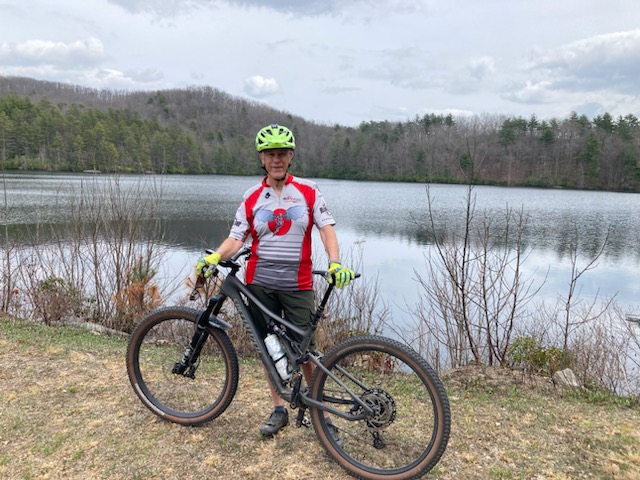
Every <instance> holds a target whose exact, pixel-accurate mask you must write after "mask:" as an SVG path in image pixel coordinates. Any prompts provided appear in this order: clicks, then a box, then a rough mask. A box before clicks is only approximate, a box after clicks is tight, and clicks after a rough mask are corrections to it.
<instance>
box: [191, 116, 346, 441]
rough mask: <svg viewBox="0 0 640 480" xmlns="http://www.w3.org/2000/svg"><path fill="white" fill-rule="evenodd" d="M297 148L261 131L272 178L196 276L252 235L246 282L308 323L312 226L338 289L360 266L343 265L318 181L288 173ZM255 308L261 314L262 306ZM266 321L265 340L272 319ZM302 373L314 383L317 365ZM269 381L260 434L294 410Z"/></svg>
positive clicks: (249, 199)
mask: <svg viewBox="0 0 640 480" xmlns="http://www.w3.org/2000/svg"><path fill="white" fill-rule="evenodd" d="M295 147H296V145H295V138H294V136H293V133H292V132H291V131H290V130H289V129H288V128H287V127H284V126H282V125H276V124H273V125H268V126H266V127H264V128H262V129H261V130H260V131H259V132H258V134H257V135H256V149H257V151H258V157H259V159H260V162H261V164H262V168H263V169H264V170H265V171H266V176H265V177H264V178H263V179H262V181H261V182H260V183H259V184H257V185H255V186H253V187H252V188H250V189H249V190H247V191H246V192H245V194H244V196H243V199H242V202H241V204H240V206H239V208H238V210H237V212H236V216H235V221H234V224H233V226H232V227H231V231H230V233H229V236H228V237H227V238H226V239H225V240H224V241H223V242H222V244H221V245H220V246H219V247H218V249H217V250H216V251H215V252H214V253H212V254H210V255H207V256H206V257H204V258H201V259H199V260H198V261H197V262H196V274H198V275H200V274H201V273H202V270H203V269H204V267H205V266H207V267H209V266H215V265H217V264H218V262H219V261H220V260H221V259H227V258H229V257H231V256H233V255H234V254H235V253H236V252H238V250H240V248H241V247H242V246H243V245H244V243H245V242H246V241H248V240H249V239H250V240H251V253H252V254H251V257H250V258H249V261H248V262H247V270H246V278H245V280H246V283H247V285H248V287H249V288H250V289H251V292H252V293H253V294H255V295H256V297H257V298H258V299H260V301H261V302H262V303H264V304H265V305H266V306H267V307H269V309H270V310H271V311H273V312H281V313H283V314H284V315H285V316H286V317H287V318H288V319H289V320H291V321H292V322H293V323H295V324H297V325H300V326H302V327H306V326H308V324H309V321H310V320H311V318H312V316H313V314H314V311H315V302H314V296H313V281H312V260H311V253H312V249H311V230H312V228H313V226H314V225H315V226H316V228H318V230H319V232H320V239H321V241H322V243H323V245H324V249H325V251H326V252H327V255H328V257H329V270H328V271H329V273H331V274H334V275H335V276H334V277H333V278H335V284H336V287H338V288H342V287H343V286H345V285H347V284H348V283H349V282H350V281H351V280H352V279H353V278H354V272H353V271H352V270H350V269H348V268H345V267H343V266H342V265H341V263H340V256H339V248H338V240H337V237H336V233H335V230H334V229H333V225H335V221H334V219H333V216H332V215H331V213H330V212H329V209H328V208H327V204H326V203H325V200H324V198H323V196H322V194H321V193H320V190H319V189H318V186H317V185H316V184H315V183H314V182H312V181H310V180H307V179H302V178H298V177H294V176H293V175H291V174H290V173H289V167H290V165H291V162H292V160H293V156H294V149H295ZM205 275H206V273H205ZM330 281H333V280H330ZM252 314H254V315H256V317H255V318H263V317H262V313H261V312H260V311H259V310H257V309H254V310H253V311H252ZM261 326H262V328H263V331H262V332H260V333H261V335H262V337H263V338H264V337H266V335H267V328H266V322H265V323H264V324H262V325H261ZM292 333H293V332H292ZM303 371H304V375H305V378H306V380H307V383H309V382H310V380H311V374H312V373H313V365H312V364H309V363H307V364H305V365H303ZM267 383H268V384H269V388H270V390H271V397H272V399H273V403H274V410H273V412H272V413H271V415H270V416H269V418H268V419H267V421H266V423H265V424H264V425H262V427H261V428H260V433H261V434H262V435H263V436H265V437H271V436H273V435H275V434H276V433H278V432H279V431H280V430H282V429H283V428H284V427H285V426H287V424H288V423H289V415H288V412H287V410H286V408H285V404H284V400H283V399H282V398H280V396H279V395H278V393H277V391H276V389H275V388H274V387H273V385H271V382H270V381H269V378H268V376H267Z"/></svg>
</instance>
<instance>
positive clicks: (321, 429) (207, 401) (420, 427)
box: [127, 247, 451, 480]
mask: <svg viewBox="0 0 640 480" xmlns="http://www.w3.org/2000/svg"><path fill="white" fill-rule="evenodd" d="M249 255H250V250H249V248H246V247H244V248H243V249H241V250H240V251H239V252H238V253H237V254H236V255H235V256H234V257H233V258H231V259H228V260H224V261H221V262H220V264H219V266H218V267H222V268H226V269H228V272H227V273H226V276H223V278H222V279H220V278H218V281H219V282H220V281H221V284H220V286H219V291H218V293H217V294H215V295H212V296H211V297H210V298H209V300H208V302H207V305H206V308H204V309H201V310H196V309H193V308H190V307H185V306H176V307H162V308H159V309H157V310H155V311H153V312H151V313H150V314H149V315H147V316H146V317H145V318H144V319H143V320H142V321H141V322H140V323H139V324H138V325H137V326H136V328H135V330H134V331H133V333H132V334H131V337H130V340H129V344H128V348H127V372H128V375H129V379H130V381H131V384H132V386H133V388H134V390H135V392H136V394H137V395H138V397H139V398H140V400H142V403H143V404H144V405H145V406H146V407H147V408H149V409H150V410H151V411H152V412H153V413H155V414H156V415H158V416H159V417H160V418H162V419H164V420H167V421H170V422H175V423H177V424H181V425H190V426H195V425H202V424H204V423H206V422H208V421H210V420H213V419H214V418H216V417H218V416H219V415H220V414H222V413H223V412H224V411H225V409H226V408H227V407H228V406H229V404H230V403H231V401H232V400H233V397H234V395H235V393H236V389H237V386H238V377H239V368H238V356H237V353H236V349H235V347H234V345H233V343H232V341H231V339H230V338H229V336H228V334H227V331H228V330H229V329H230V328H232V325H231V324H230V323H229V322H227V321H225V320H224V319H222V318H220V315H219V314H220V313H221V312H222V307H223V304H224V303H225V301H226V300H227V299H231V300H232V301H233V303H234V304H235V307H236V309H237V311H238V313H239V315H240V317H241V318H242V322H243V324H244V327H245V328H246V329H247V331H248V333H249V335H250V337H251V339H252V341H253V344H254V346H255V349H256V351H257V354H258V356H259V357H260V359H261V361H262V363H263V364H264V366H265V369H266V371H267V373H268V375H269V378H270V380H271V382H272V383H273V385H274V386H275V388H276V390H277V391H278V393H279V395H280V396H281V397H282V398H283V399H284V400H285V401H286V402H288V405H289V407H290V408H291V409H292V411H295V410H298V413H297V417H296V422H295V425H296V426H298V427H300V426H302V425H305V424H308V423H309V418H310V423H311V424H312V425H313V429H314V430H315V433H316V436H317V438H318V440H319V441H320V443H321V444H322V446H323V447H324V449H325V451H326V452H327V454H328V455H329V456H330V457H331V458H333V459H334V460H335V461H336V462H337V463H338V464H339V465H340V466H341V467H343V468H344V469H345V470H346V471H347V472H349V473H350V474H351V475H353V476H355V477H357V478H361V479H371V480H376V479H378V480H380V479H393V480H404V479H412V478H418V477H421V476H422V475H424V474H426V473H427V472H428V471H430V470H431V469H432V468H433V467H434V466H435V465H436V464H437V463H438V461H439V460H440V458H441V457H442V455H443V454H444V451H445V449H446V447H447V442H448V440H449V432H450V426H451V412H450V408H449V401H448V398H447V394H446V391H445V389H444V386H443V384H442V382H441V381H440V379H439V378H438V375H437V374H436V372H435V371H434V370H433V369H432V368H431V366H430V365H429V364H428V363H427V361H426V360H425V359H424V358H423V357H421V356H420V355H419V354H418V353H417V352H416V351H414V350H413V349H412V348H410V347H409V346H407V345H405V344H404V343H401V342H399V341H397V340H394V339H391V338H387V337H383V336H377V335H362V336H354V337H351V338H348V339H346V340H344V341H342V342H340V343H339V344H337V345H335V346H334V347H333V348H331V349H330V350H329V351H328V352H327V353H326V354H322V353H320V352H318V351H315V350H314V349H312V348H310V347H309V345H310V343H311V337H312V334H313V332H314V331H315V330H316V328H317V326H318V324H319V322H320V321H321V320H323V319H324V317H325V307H326V305H327V302H328V300H329V297H330V295H331V293H332V291H333V289H334V284H333V283H331V282H330V283H329V284H328V287H327V289H326V291H325V292H324V295H323V296H322V299H321V301H320V302H319V304H318V305H317V310H316V312H315V316H314V317H313V318H312V319H311V321H310V325H309V327H308V328H301V327H299V326H297V325H296V324H294V323H292V322H290V321H288V320H287V319H286V318H283V316H282V315H280V314H278V313H277V312H270V311H269V310H268V309H267V308H266V307H265V306H264V305H263V304H262V303H261V302H260V301H259V300H258V299H257V298H256V297H255V296H254V295H253V294H252V293H251V291H250V290H249V289H248V288H247V286H246V285H245V284H244V283H243V281H242V280H241V279H240V278H238V272H240V271H241V268H242V260H244V259H245V258H246V257H248V256H249ZM219 272H220V270H219V268H216V269H215V270H214V271H213V273H212V275H211V276H210V277H209V279H210V280H211V279H213V278H216V277H217V276H218V274H219ZM314 274H316V275H321V276H324V277H325V278H329V277H328V273H327V272H324V271H314ZM202 282H203V278H202V277H200V278H199V279H198V281H197V285H196V287H195V289H194V291H193V293H192V295H191V298H192V299H194V298H197V296H198V295H199V293H198V289H199V288H200V287H202ZM251 303H253V304H255V305H257V307H258V308H260V310H261V311H262V312H263V313H264V314H265V316H266V317H265V318H266V319H267V330H268V332H269V335H267V337H268V338H267V341H266V342H265V339H263V338H261V336H260V335H258V333H257V332H258V331H259V330H258V329H257V327H256V321H258V320H256V319H255V318H253V317H252V316H251V310H250V308H249V306H250V304H251ZM259 321H263V319H260V320H259ZM293 332H295V333H296V334H297V335H293V334H292V333H293ZM271 335H274V336H275V339H277V343H278V344H279V345H280V346H281V347H282V351H283V353H284V355H283V356H282V357H281V358H275V355H274V356H272V354H270V353H269V349H268V347H267V344H271V342H272V341H273V340H274V337H272V336H271ZM292 337H297V338H298V341H295V340H293V338H292ZM300 339H301V340H300ZM305 362H311V363H312V364H313V365H315V369H314V373H313V376H312V378H311V381H310V385H306V384H305V382H304V377H303V374H302V368H301V365H302V364H303V363H305ZM329 419H330V420H331V422H329Z"/></svg>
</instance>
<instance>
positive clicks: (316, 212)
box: [313, 185, 336, 228]
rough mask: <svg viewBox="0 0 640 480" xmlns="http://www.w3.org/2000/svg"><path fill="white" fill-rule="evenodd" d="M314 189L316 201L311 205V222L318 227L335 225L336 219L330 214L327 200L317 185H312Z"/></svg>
mask: <svg viewBox="0 0 640 480" xmlns="http://www.w3.org/2000/svg"><path fill="white" fill-rule="evenodd" d="M314 189H315V191H316V201H315V203H314V205H313V223H314V224H315V225H316V227H318V228H322V227H325V226H327V225H335V224H336V221H335V220H334V218H333V215H331V212H330V211H329V207H328V206H327V202H326V201H325V200H324V197H323V196H322V193H321V192H320V189H319V188H318V186H317V185H316V186H314Z"/></svg>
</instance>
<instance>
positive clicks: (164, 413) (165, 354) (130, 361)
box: [127, 307, 239, 426]
mask: <svg viewBox="0 0 640 480" xmlns="http://www.w3.org/2000/svg"><path fill="white" fill-rule="evenodd" d="M197 316H198V312H197V311H196V310H194V309H192V308H188V307H165V308H160V309H157V310H154V311H153V312H151V313H150V314H149V315H147V317H145V318H144V319H143V320H142V321H141V322H140V324H139V325H138V326H137V327H136V328H135V330H134V331H133V333H132V334H131V337H130V339H129V345H128V348H127V373H128V375H129V380H130V382H131V385H132V386H133V389H134V391H135V392H136V394H137V395H138V397H139V398H140V400H142V403H143V404H144V405H145V406H146V407H147V408H148V409H149V410H151V411H152V412H153V413H155V414H156V415H158V416H159V417H160V418H162V419H164V420H167V421H170V422H174V423H177V424H180V425H189V426H197V425H202V424H204V423H206V422H208V421H210V420H213V419H214V418H216V417H217V416H219V415H220V414H221V413H222V412H224V411H225V410H226V409H227V407H228V406H229V404H230V403H231V401H232V400H233V397H234V395H235V393H236V390H237V387H238V378H239V369H238V357H237V353H236V350H235V348H234V346H233V344H232V343H231V340H230V339H229V336H228V335H227V334H226V332H224V330H221V329H219V328H215V327H213V326H208V327H207V328H206V331H207V334H208V338H207V340H206V343H205V344H204V347H203V349H202V352H201V353H200V357H199V360H198V362H197V363H196V365H197V369H196V371H195V373H194V378H190V377H189V376H185V375H181V374H176V373H173V372H172V369H173V367H174V365H175V363H176V362H179V361H180V360H181V359H182V356H183V353H184V351H185V348H186V347H187V345H188V344H189V342H190V340H191V338H192V336H193V333H194V331H195V326H196V319H197Z"/></svg>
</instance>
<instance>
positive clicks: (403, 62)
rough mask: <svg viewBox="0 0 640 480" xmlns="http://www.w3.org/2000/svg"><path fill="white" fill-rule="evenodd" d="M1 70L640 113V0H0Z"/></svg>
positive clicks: (346, 108)
mask: <svg viewBox="0 0 640 480" xmlns="http://www.w3.org/2000/svg"><path fill="white" fill-rule="evenodd" d="M0 75H5V76H24V77H30V78H35V79H38V80H48V81H55V82H63V83H69V84H73V85H81V86H84V87H90V88H96V89H100V90H102V89H109V90H118V91H122V90H132V91H140V90H142V91H156V90H162V89H174V88H187V87H197V86H210V87H212V88H215V89H218V90H221V91H224V92H226V93H228V94H230V95H232V96H234V97H240V98H245V99H247V100H250V101H253V102H259V103H261V104H265V105H268V106H270V107H273V108H275V109H278V110H282V111H285V112H288V113H291V114H293V115H299V116H301V117H303V118H305V119H307V120H309V121H313V122H317V123H321V124H327V125H335V124H340V125H345V126H358V125H359V124H360V123H362V122H369V121H385V120H388V121H392V122H397V121H407V120H413V119H415V118H416V116H420V117H421V116H423V115H425V114H431V113H435V114H449V113H451V114H453V115H454V116H466V115H469V116H474V115H479V116H484V115H490V116H491V115H507V116H522V117H524V118H529V117H531V116H532V115H535V116H536V117H537V118H538V119H539V120H542V119H550V118H557V119H564V118H567V117H568V116H569V115H570V114H571V112H577V113H578V114H584V115H587V116H588V117H589V118H593V117H595V116H596V115H600V114H602V113H605V112H608V113H610V114H612V115H614V117H617V116H618V115H622V116H624V115H627V114H633V115H636V116H640V2H638V1H637V0H604V1H603V0H326V1H319V0H309V1H303V0H56V1H55V2H52V1H50V0H0Z"/></svg>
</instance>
